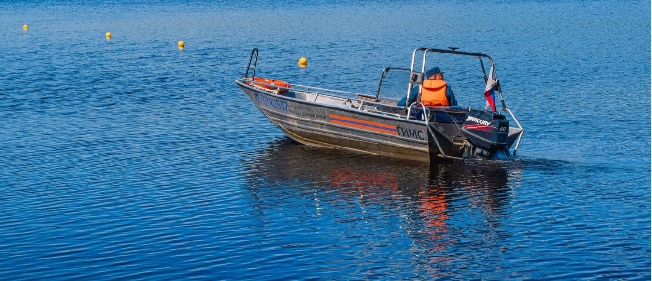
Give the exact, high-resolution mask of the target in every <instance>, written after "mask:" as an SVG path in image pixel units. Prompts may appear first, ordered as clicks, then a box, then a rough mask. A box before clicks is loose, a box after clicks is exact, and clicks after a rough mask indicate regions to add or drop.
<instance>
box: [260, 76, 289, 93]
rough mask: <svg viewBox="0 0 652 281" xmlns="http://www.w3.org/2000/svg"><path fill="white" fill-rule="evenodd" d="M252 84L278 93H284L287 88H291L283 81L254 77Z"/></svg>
mask: <svg viewBox="0 0 652 281" xmlns="http://www.w3.org/2000/svg"><path fill="white" fill-rule="evenodd" d="M254 83H255V84H256V86H259V87H262V88H265V89H269V90H273V91H276V90H278V92H279V93H286V92H287V91H288V88H290V87H291V85H290V83H288V82H285V81H283V80H276V79H269V78H263V77H254Z"/></svg>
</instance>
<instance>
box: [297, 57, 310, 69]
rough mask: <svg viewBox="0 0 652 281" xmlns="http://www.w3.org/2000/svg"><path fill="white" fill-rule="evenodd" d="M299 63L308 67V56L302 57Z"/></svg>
mask: <svg viewBox="0 0 652 281" xmlns="http://www.w3.org/2000/svg"><path fill="white" fill-rule="evenodd" d="M297 64H299V66H300V67H306V66H308V59H307V58H306V57H301V58H300V59H299V62H298V63H297Z"/></svg>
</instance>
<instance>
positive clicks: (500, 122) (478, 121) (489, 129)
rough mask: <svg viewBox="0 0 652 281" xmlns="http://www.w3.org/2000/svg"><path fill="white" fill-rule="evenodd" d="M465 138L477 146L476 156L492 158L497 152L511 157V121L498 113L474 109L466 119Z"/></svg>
mask: <svg viewBox="0 0 652 281" xmlns="http://www.w3.org/2000/svg"><path fill="white" fill-rule="evenodd" d="M462 132H463V133H464V136H465V137H466V138H467V139H468V140H469V141H470V142H471V144H473V145H474V146H475V154H476V155H478V156H482V157H485V158H492V157H493V156H494V155H495V154H496V153H497V152H501V153H503V152H504V153H506V154H507V155H509V150H508V149H509V148H508V147H507V134H508V133H509V121H508V120H507V119H506V118H505V115H502V114H500V113H497V112H491V111H486V110H478V109H472V110H470V111H469V112H468V113H467V114H466V116H465V117H464V126H463V127H462Z"/></svg>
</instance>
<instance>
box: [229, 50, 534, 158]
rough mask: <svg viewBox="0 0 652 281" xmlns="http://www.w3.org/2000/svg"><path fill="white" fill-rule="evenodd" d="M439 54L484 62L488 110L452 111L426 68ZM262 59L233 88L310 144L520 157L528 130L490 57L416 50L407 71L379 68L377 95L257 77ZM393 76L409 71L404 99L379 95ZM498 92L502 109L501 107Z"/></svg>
mask: <svg viewBox="0 0 652 281" xmlns="http://www.w3.org/2000/svg"><path fill="white" fill-rule="evenodd" d="M434 53H437V54H445V55H458V56H463V57H467V58H469V57H470V58H477V59H479V60H480V68H481V71H482V77H484V83H483V84H484V85H486V87H485V89H484V95H485V98H486V101H487V107H486V109H477V108H473V107H465V106H451V105H450V104H449V102H448V101H447V100H445V98H444V92H445V91H446V87H445V86H446V84H445V83H443V82H439V81H435V80H432V79H430V76H431V75H430V74H431V73H428V72H431V70H426V65H428V64H429V63H430V61H428V62H427V61H426V60H427V58H428V56H427V55H428V54H434ZM418 60H421V62H420V69H417V68H416V67H415V66H416V65H419V61H418ZM485 60H486V61H487V62H488V63H489V66H490V70H489V72H487V71H486V69H485V66H484V61H485ZM257 62H258V49H256V48H254V49H253V50H252V52H251V55H250V56H249V63H248V65H247V70H246V72H245V75H244V76H243V77H241V78H238V79H236V80H235V83H236V84H237V85H238V86H239V87H240V88H241V89H242V90H243V91H244V93H245V94H246V95H247V96H248V97H249V98H250V99H251V101H253V103H254V104H255V105H256V106H257V107H258V109H260V111H261V112H262V113H263V114H265V116H267V118H268V119H269V120H270V121H271V122H272V123H273V124H274V125H276V126H278V127H279V128H280V129H281V130H282V131H283V132H284V133H285V134H287V135H288V136H289V137H290V138H292V139H294V140H296V141H298V142H300V143H303V144H306V145H317V146H324V147H332V148H343V149H349V150H355V151H361V152H365V153H372V154H377V155H383V156H389V157H396V158H403V159H411V160H419V161H426V162H427V161H436V159H471V158H484V159H504V158H505V157H507V156H510V155H516V151H517V149H518V146H519V144H520V141H521V138H522V136H523V128H522V127H521V125H520V123H519V122H518V120H517V119H516V117H515V116H514V114H513V113H512V112H511V110H509V109H507V106H506V105H505V100H504V98H503V93H502V89H501V88H500V85H499V83H498V79H497V76H496V72H495V68H494V62H493V60H492V59H491V57H489V56H488V55H486V54H481V53H468V52H461V51H456V50H455V49H452V50H446V49H431V48H418V49H416V50H414V52H413V53H412V62H411V65H410V68H409V69H408V68H385V69H384V70H383V71H382V74H381V78H380V82H379V84H378V90H377V92H376V94H375V95H367V94H360V93H352V92H347V91H339V90H332V89H323V88H317V87H311V86H304V85H294V84H290V83H288V82H285V81H282V80H275V79H269V78H261V77H257V76H256V65H257ZM252 63H253V64H252ZM427 63H428V64H427ZM435 69H437V70H438V68H435ZM250 70H251V76H250ZM390 71H403V72H407V73H408V74H409V79H408V81H406V82H407V85H406V86H407V93H406V95H405V99H404V100H398V99H393V98H386V97H380V92H381V88H382V84H383V81H384V79H385V77H386V74H387V73H388V72H390ZM442 87H443V88H442ZM496 94H497V96H498V98H499V101H500V103H499V104H498V105H500V106H501V108H500V109H497V108H496V101H495V96H496ZM446 97H448V94H447V96H446ZM402 103H404V105H403V104H402ZM503 113H508V114H509V115H508V116H509V117H510V118H511V120H512V121H513V122H514V123H515V125H516V126H510V120H508V119H507V116H506V115H505V114H503ZM512 145H514V148H513V149H511V147H512ZM510 149H511V151H510Z"/></svg>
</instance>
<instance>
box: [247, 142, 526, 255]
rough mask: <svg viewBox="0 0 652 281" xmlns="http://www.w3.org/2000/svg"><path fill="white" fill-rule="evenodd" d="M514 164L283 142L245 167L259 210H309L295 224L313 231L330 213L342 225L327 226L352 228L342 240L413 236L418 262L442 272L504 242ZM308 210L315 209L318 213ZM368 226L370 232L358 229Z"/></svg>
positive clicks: (395, 238)
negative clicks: (420, 158)
mask: <svg viewBox="0 0 652 281" xmlns="http://www.w3.org/2000/svg"><path fill="white" fill-rule="evenodd" d="M508 163H509V162H504V161H502V162H497V161H496V162H494V161H486V160H484V161H477V162H475V161H464V162H462V161H459V162H447V163H438V164H437V163H431V164H428V163H423V162H417V161H414V162H411V161H405V160H397V159H394V158H384V157H379V156H373V155H367V154H355V153H350V152H346V151H341V150H335V149H324V148H314V147H311V146H305V145H300V144H298V143H296V142H294V141H292V140H291V139H289V138H282V139H279V140H277V141H274V142H272V143H271V144H270V145H269V146H268V147H267V148H265V149H264V150H263V151H259V152H258V153H257V155H256V156H255V157H252V158H250V159H247V160H246V161H245V163H244V164H245V166H246V167H247V170H248V172H247V173H248V177H247V178H248V181H249V185H248V186H249V189H250V192H251V194H252V196H253V198H254V204H255V205H256V206H254V208H256V209H258V210H260V211H261V212H263V213H268V214H269V215H273V214H276V213H279V212H284V213H285V214H286V216H287V214H288V212H292V211H288V210H296V209H300V208H304V211H302V212H298V213H297V214H294V215H295V216H299V217H300V218H293V219H291V220H292V223H297V224H300V225H304V226H305V225H306V224H308V225H310V224H314V221H311V220H318V219H320V218H321V220H322V224H323V216H326V217H329V218H332V220H333V221H334V222H337V223H333V224H331V225H327V226H326V227H337V228H339V227H345V228H347V229H346V230H344V231H341V230H340V231H338V233H339V234H341V235H342V237H340V239H347V236H346V234H342V232H344V233H346V232H347V231H350V232H351V233H350V236H357V237H360V236H367V235H371V236H374V235H382V233H386V234H387V235H390V237H392V238H386V239H389V243H400V242H399V241H400V240H401V239H406V238H408V239H410V240H411V241H412V242H410V243H409V244H410V246H409V247H408V248H410V249H409V250H407V251H409V252H410V253H411V255H412V257H411V258H412V259H415V258H416V259H418V260H417V261H414V262H417V263H419V264H424V265H427V266H429V267H432V266H433V264H435V265H436V266H437V267H439V266H442V265H443V266H445V264H446V263H449V262H453V261H451V259H455V255H456V254H455V253H459V252H460V251H461V252H465V251H485V253H486V252H487V249H486V248H485V249H472V248H473V247H476V246H474V245H485V246H487V245H492V244H494V245H495V244H496V242H497V241H492V240H495V239H501V238H500V237H501V235H498V233H496V229H497V228H498V227H499V224H500V216H502V215H504V212H503V209H504V207H505V206H506V205H507V204H508V200H509V193H510V191H511V189H512V188H513V184H511V183H510V182H509V181H510V177H512V178H513V177H514V175H518V174H519V173H518V172H516V173H515V172H508V171H509V170H511V171H513V170H514V167H510V168H507V167H506V166H505V165H508ZM306 206H314V207H310V208H312V209H313V211H306V210H305V208H306ZM279 208H280V209H279ZM271 209H275V210H274V211H271ZM265 210H270V211H269V212H265ZM306 213H311V215H308V216H306ZM266 219H269V218H266ZM283 219H284V220H288V219H287V218H283ZM360 221H364V222H365V223H364V224H362V225H363V226H364V227H367V228H366V229H365V228H361V227H360V225H357V223H358V222H360ZM342 222H344V223H345V224H346V223H353V224H355V225H353V226H349V227H346V226H342V225H341V223H342ZM333 225H336V226H333ZM374 225H376V226H374ZM286 227H287V225H286ZM316 227H318V228H319V227H322V225H320V226H316ZM379 228H392V229H390V230H387V229H379ZM388 232H389V233H388ZM406 232H407V233H406ZM492 233H493V234H492ZM383 237H384V236H383ZM487 239H489V240H487ZM386 242H387V241H386ZM415 242H416V243H415ZM456 244H460V245H456ZM460 247H464V248H463V250H460ZM469 247H470V248H469ZM415 251H417V252H418V254H416V253H415Z"/></svg>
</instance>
